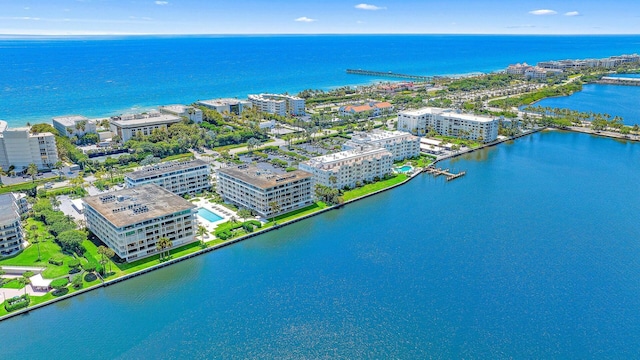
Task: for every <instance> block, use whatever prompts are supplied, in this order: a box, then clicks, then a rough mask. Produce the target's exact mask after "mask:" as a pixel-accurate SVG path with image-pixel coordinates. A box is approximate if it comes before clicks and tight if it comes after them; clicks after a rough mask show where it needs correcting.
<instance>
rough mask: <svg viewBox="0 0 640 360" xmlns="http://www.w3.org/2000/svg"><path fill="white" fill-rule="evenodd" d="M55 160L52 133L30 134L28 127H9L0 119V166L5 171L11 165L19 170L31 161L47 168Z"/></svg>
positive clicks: (41, 167) (42, 167) (54, 143)
mask: <svg viewBox="0 0 640 360" xmlns="http://www.w3.org/2000/svg"><path fill="white" fill-rule="evenodd" d="M56 162H58V149H57V148H56V137H55V136H54V135H53V134H52V133H48V132H47V133H37V134H32V133H31V129H30V128H28V127H20V128H14V129H9V126H8V125H7V122H6V121H0V166H1V167H2V168H3V169H4V170H5V171H6V170H7V169H9V167H10V166H11V165H13V166H14V167H15V171H16V172H21V171H23V170H25V169H26V168H27V167H28V166H29V164H31V163H33V164H36V166H37V167H38V169H48V168H51V167H53V165H54V164H55V163H56Z"/></svg>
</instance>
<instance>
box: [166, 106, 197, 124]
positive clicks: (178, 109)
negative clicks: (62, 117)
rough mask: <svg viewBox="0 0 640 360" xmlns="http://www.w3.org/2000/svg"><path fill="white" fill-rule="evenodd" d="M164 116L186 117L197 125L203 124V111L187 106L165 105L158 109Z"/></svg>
mask: <svg viewBox="0 0 640 360" xmlns="http://www.w3.org/2000/svg"><path fill="white" fill-rule="evenodd" d="M158 110H160V112H161V113H163V114H170V115H175V116H180V117H186V118H187V119H189V120H191V121H193V122H194V123H196V124H199V123H201V122H202V110H200V109H198V108H195V107H193V106H186V105H165V106H160V107H159V108H158Z"/></svg>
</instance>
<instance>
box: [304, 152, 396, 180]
mask: <svg viewBox="0 0 640 360" xmlns="http://www.w3.org/2000/svg"><path fill="white" fill-rule="evenodd" d="M392 167H393V154H392V153H391V152H390V151H389V150H387V149H385V148H383V147H379V146H373V145H358V146H356V147H355V148H353V149H351V150H346V151H341V152H338V153H335V154H329V155H324V156H318V157H314V158H312V159H310V160H307V161H305V162H301V163H300V165H298V168H300V169H301V170H304V171H307V172H310V173H312V174H313V180H314V183H315V184H321V185H324V186H328V187H331V188H336V189H343V188H346V187H349V188H354V187H356V186H357V185H359V184H361V183H363V182H364V181H374V180H376V178H378V179H380V178H383V177H384V176H385V175H387V174H390V173H391V169H392Z"/></svg>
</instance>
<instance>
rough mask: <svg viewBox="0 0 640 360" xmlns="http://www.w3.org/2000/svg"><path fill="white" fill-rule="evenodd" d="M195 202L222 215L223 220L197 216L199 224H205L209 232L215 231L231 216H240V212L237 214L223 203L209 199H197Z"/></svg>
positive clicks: (198, 205)
mask: <svg viewBox="0 0 640 360" xmlns="http://www.w3.org/2000/svg"><path fill="white" fill-rule="evenodd" d="M193 204H194V205H196V206H197V207H200V208H204V209H207V210H209V211H211V212H214V213H216V214H217V215H218V216H221V217H222V219H221V220H218V221H216V222H210V221H209V220H207V219H205V218H203V217H202V216H200V215H198V216H197V217H198V225H202V226H204V227H205V228H206V229H207V231H208V232H209V233H211V232H213V231H214V230H215V228H216V227H217V226H218V225H220V224H222V223H224V222H227V221H229V219H231V217H235V218H238V214H236V213H235V211H232V210H229V209H227V208H226V207H224V206H222V205H218V204H214V203H211V202H209V200H207V199H197V200H196V201H193Z"/></svg>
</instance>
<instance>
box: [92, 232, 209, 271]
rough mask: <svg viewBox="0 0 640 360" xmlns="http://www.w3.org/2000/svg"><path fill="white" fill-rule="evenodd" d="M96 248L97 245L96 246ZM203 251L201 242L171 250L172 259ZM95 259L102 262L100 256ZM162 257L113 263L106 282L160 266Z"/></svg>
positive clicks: (156, 256) (97, 255)
mask: <svg viewBox="0 0 640 360" xmlns="http://www.w3.org/2000/svg"><path fill="white" fill-rule="evenodd" d="M94 246H95V245H94ZM200 249H202V248H201V247H200V242H199V241H196V242H193V243H191V244H186V245H183V246H180V247H177V248H175V249H173V250H171V252H170V253H171V258H172V259H174V258H178V257H181V256H184V255H188V254H192V253H194V252H196V251H198V250H200ZM95 258H96V259H97V260H100V255H99V254H97V253H96V256H95ZM159 259H160V255H153V256H150V257H148V258H144V259H140V260H137V261H134V262H131V263H122V264H119V263H115V262H112V261H110V262H111V273H110V274H108V276H105V280H111V279H114V278H116V277H119V276H122V275H126V274H131V273H133V272H136V271H138V270H142V269H146V268H148V267H151V266H153V265H158V264H159V263H160V260H159ZM106 266H107V270H109V264H108V263H107V265H106Z"/></svg>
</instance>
